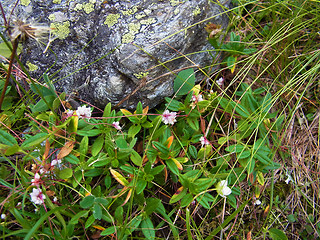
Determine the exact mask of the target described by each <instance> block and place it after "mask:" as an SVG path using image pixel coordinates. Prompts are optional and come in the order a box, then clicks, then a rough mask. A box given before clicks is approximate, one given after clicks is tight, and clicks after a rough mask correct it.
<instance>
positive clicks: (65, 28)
mask: <svg viewBox="0 0 320 240" xmlns="http://www.w3.org/2000/svg"><path fill="white" fill-rule="evenodd" d="M50 27H51V28H53V29H54V30H53V31H52V33H53V34H55V35H56V36H57V37H58V38H59V39H65V38H66V37H67V36H68V35H69V33H70V29H69V27H70V22H69V21H65V22H63V23H51V24H50Z"/></svg>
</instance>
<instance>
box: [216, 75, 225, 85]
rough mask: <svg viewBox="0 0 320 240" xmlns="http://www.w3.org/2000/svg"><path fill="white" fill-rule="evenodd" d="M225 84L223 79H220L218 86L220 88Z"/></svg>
mask: <svg viewBox="0 0 320 240" xmlns="http://www.w3.org/2000/svg"><path fill="white" fill-rule="evenodd" d="M223 82H224V79H223V77H221V78H219V79H218V80H217V84H218V85H219V86H220V87H221V86H222V85H223Z"/></svg>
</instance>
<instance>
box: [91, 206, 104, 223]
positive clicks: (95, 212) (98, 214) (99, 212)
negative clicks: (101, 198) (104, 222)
mask: <svg viewBox="0 0 320 240" xmlns="http://www.w3.org/2000/svg"><path fill="white" fill-rule="evenodd" d="M93 216H94V218H95V219H98V220H101V218H102V208H101V206H100V205H99V204H98V203H95V204H94V206H93Z"/></svg>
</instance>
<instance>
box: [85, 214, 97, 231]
mask: <svg viewBox="0 0 320 240" xmlns="http://www.w3.org/2000/svg"><path fill="white" fill-rule="evenodd" d="M94 221H95V219H94V216H93V215H91V216H90V217H88V219H87V221H86V223H85V225H84V227H85V228H88V227H90V226H91V225H92V224H93V223H94Z"/></svg>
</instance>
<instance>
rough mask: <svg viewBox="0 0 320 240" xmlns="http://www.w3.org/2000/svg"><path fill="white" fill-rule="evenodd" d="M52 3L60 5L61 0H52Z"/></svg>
mask: <svg viewBox="0 0 320 240" xmlns="http://www.w3.org/2000/svg"><path fill="white" fill-rule="evenodd" d="M52 2H53V3H56V4H60V3H61V0H53V1H52Z"/></svg>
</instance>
